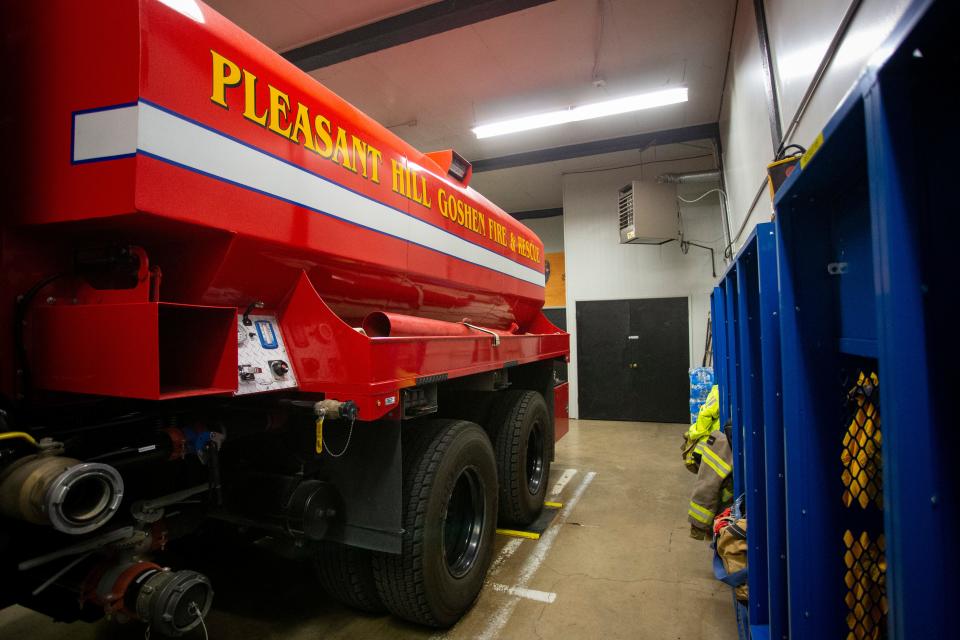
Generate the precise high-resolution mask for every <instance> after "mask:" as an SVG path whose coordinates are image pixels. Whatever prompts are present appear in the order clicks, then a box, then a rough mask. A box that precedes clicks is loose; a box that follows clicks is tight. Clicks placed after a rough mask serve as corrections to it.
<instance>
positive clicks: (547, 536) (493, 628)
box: [476, 471, 597, 640]
mask: <svg viewBox="0 0 960 640" xmlns="http://www.w3.org/2000/svg"><path fill="white" fill-rule="evenodd" d="M596 476H597V474H596V472H595V471H590V472H589V473H587V475H585V476H584V477H583V481H582V482H581V483H580V484H579V485H578V486H577V489H576V491H574V492H573V495H572V496H570V499H569V500H567V501H566V503H565V504H564V506H563V509H561V510H560V513H559V514H558V515H557V519H556V520H554V522H553V524H551V525H550V527H549V528H548V529H547V530H546V532H545V533H544V534H543V535H542V536H541V537H540V540H538V541H537V544H536V546H535V547H534V548H533V552H532V553H531V554H530V555H529V556H528V557H527V559H526V560H525V561H524V563H523V566H522V567H521V568H520V575H519V576H518V578H517V584H516V585H515V586H514V587H513V588H514V589H526V588H527V585H528V584H530V580H531V579H533V576H534V575H535V574H536V573H537V570H538V569H539V568H540V565H542V564H543V561H544V559H545V558H546V557H547V553H549V551H550V548H551V547H552V546H553V543H554V542H555V541H556V539H557V536H558V535H559V534H560V530H561V529H563V524H564V523H565V522H566V521H567V518H569V517H570V512H571V511H573V508H574V507H576V506H577V503H578V502H580V498H581V497H583V493H584V491H586V490H587V487H589V486H590V483H591V482H593V479H594V478H595V477H596ZM571 477H572V476H571ZM519 602H520V598H519V597H517V596H513V597H511V598H510V600H509V601H508V602H506V603H505V604H504V605H503V606H502V607H500V609H499V610H498V611H497V612H496V614H495V615H494V616H493V617H492V618H491V619H490V623H489V624H487V626H486V628H485V629H484V630H483V631H482V632H481V633H480V634H479V635H477V637H476V638H477V640H494V638H497V637H498V636H499V635H500V632H501V631H503V628H504V627H505V626H506V625H507V622H508V621H509V620H510V616H512V615H513V610H514V609H516V608H517V604H518V603H519Z"/></svg>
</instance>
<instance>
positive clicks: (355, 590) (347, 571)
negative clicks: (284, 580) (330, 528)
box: [315, 542, 387, 613]
mask: <svg viewBox="0 0 960 640" xmlns="http://www.w3.org/2000/svg"><path fill="white" fill-rule="evenodd" d="M373 555H374V554H373V552H372V551H368V550H366V549H358V548H356V547H348V546H346V545H342V544H337V543H335V542H321V543H319V544H318V545H317V555H316V561H315V565H316V569H317V578H318V580H319V581H320V586H322V587H323V590H324V591H326V592H327V594H328V595H330V597H332V598H333V599H334V600H337V601H339V602H342V603H343V604H345V605H347V606H348V607H353V608H354V609H359V610H360V611H366V612H367V613H386V612H387V608H386V607H385V606H384V605H383V601H382V600H380V594H379V593H378V592H377V585H376V583H375V582H374V579H373V565H372V563H371V558H372V557H373Z"/></svg>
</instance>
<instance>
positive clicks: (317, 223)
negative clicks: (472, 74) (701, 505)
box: [0, 0, 567, 415]
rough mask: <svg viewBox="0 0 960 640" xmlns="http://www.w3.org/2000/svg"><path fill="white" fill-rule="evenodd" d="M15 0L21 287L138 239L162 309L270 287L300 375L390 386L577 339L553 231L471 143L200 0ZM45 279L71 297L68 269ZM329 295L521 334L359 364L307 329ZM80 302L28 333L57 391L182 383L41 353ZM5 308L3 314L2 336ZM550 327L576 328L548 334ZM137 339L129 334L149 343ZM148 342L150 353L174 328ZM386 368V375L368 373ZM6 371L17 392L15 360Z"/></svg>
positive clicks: (229, 299) (340, 304)
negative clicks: (506, 194) (342, 86)
mask: <svg viewBox="0 0 960 640" xmlns="http://www.w3.org/2000/svg"><path fill="white" fill-rule="evenodd" d="M3 12H4V14H5V18H4V22H5V25H4V27H3V28H4V29H5V30H6V31H7V38H8V46H10V47H12V50H10V51H8V55H13V56H17V57H18V58H19V59H21V60H29V61H30V62H29V64H23V65H20V66H19V69H20V72H21V73H23V74H24V75H23V77H19V78H16V77H15V78H13V79H12V80H13V82H14V83H15V84H16V85H17V86H22V87H23V90H22V92H20V93H19V96H18V100H17V101H14V102H8V103H7V104H6V105H5V106H4V107H3V110H4V113H5V114H6V117H5V119H6V120H7V122H8V124H9V125H10V127H9V128H10V131H9V135H11V136H13V137H14V138H15V139H17V142H16V148H17V152H16V156H17V157H18V158H19V159H20V161H19V164H18V166H17V167H16V170H15V173H14V174H13V176H8V177H14V179H15V184H14V185H12V186H11V190H12V193H14V194H15V197H14V199H13V202H14V206H13V207H12V208H11V209H10V210H9V211H8V213H6V214H5V219H6V221H5V222H4V223H3V225H4V227H3V229H2V231H0V233H2V249H0V251H2V254H0V255H2V261H3V271H4V273H3V276H2V278H3V280H4V282H3V285H4V290H5V291H7V292H10V293H11V294H12V295H14V296H15V295H17V294H20V293H22V292H23V291H24V290H26V289H27V288H28V287H29V286H30V285H31V284H33V283H35V282H36V281H37V280H38V279H40V278H42V277H43V276H44V275H46V274H49V273H50V272H51V271H54V270H56V268H57V266H58V265H62V264H63V263H64V261H68V260H69V255H68V254H67V253H66V250H67V249H72V248H74V247H75V246H76V245H77V244H78V243H81V244H82V243H85V244H94V243H96V242H98V241H100V242H104V243H106V242H123V243H129V244H130V245H132V246H138V247H143V248H144V250H145V252H146V255H147V256H148V259H149V263H150V264H151V265H157V266H159V268H160V269H161V270H162V284H160V283H161V280H160V279H159V278H157V280H156V282H157V289H158V292H157V296H156V297H153V298H150V303H152V304H160V305H163V304H167V305H176V304H179V305H200V306H207V307H210V308H214V307H227V308H229V307H234V308H240V309H243V308H244V307H246V306H247V305H248V304H250V303H252V302H254V301H258V302H262V303H263V307H264V308H266V309H268V310H275V311H276V312H277V313H278V314H279V315H278V317H279V319H280V325H281V327H282V330H283V332H284V335H285V336H287V337H288V340H287V342H288V343H291V345H290V351H291V352H293V353H291V356H292V360H293V362H292V364H293V366H294V369H295V370H296V372H297V376H298V380H299V388H300V390H302V391H321V392H325V393H330V392H336V391H337V390H338V389H341V388H349V389H352V390H356V389H358V386H357V385H358V384H360V385H361V386H362V385H366V387H365V389H366V390H367V391H369V392H371V393H373V391H372V389H374V388H376V389H381V388H382V389H384V390H385V391H384V393H392V391H393V390H394V389H396V388H399V387H402V386H405V385H406V384H413V380H414V379H415V378H416V377H417V376H423V375H434V374H436V373H439V372H451V371H456V372H462V373H463V374H465V373H469V372H473V371H477V370H483V369H484V368H487V369H489V368H495V367H496V366H503V363H504V362H513V361H518V362H524V361H531V360H536V359H546V358H548V357H556V356H558V355H564V354H565V353H566V349H567V346H566V335H565V334H562V333H560V332H558V331H557V330H556V329H555V328H554V327H552V325H550V324H549V323H548V322H547V321H546V320H545V319H544V318H543V317H542V315H541V313H540V309H541V307H542V305H543V301H544V254H543V245H542V243H541V242H540V240H539V239H538V238H537V237H536V236H535V235H534V234H533V233H532V232H531V231H530V230H529V229H527V228H526V227H525V226H523V225H522V224H520V223H519V222H517V221H516V220H514V219H513V218H512V217H510V216H509V215H507V214H506V213H504V212H503V211H502V210H501V209H499V208H498V207H496V206H495V205H493V204H492V203H490V202H489V201H488V200H486V199H485V198H483V196H481V195H480V194H478V193H477V192H476V191H474V190H473V189H471V188H469V186H468V183H469V178H470V169H469V167H468V166H467V167H461V168H465V169H466V171H465V175H464V176H463V178H462V179H461V180H458V179H457V178H456V177H454V176H455V173H456V171H455V170H456V169H457V167H456V166H455V167H454V171H450V169H451V164H454V165H456V164H457V163H458V160H459V159H458V157H457V156H456V155H455V154H452V153H451V152H449V151H447V152H439V153H431V154H424V153H421V152H419V151H417V150H416V149H414V148H412V147H411V146H410V145H408V144H407V143H405V142H404V141H402V140H401V139H400V138H398V137H397V136H396V135H394V134H392V133H391V132H390V131H388V130H387V129H385V128H384V127H383V126H381V125H379V124H378V123H376V122H374V121H373V120H372V119H370V118H369V117H367V116H365V115H364V114H363V113H361V112H360V111H359V110H357V109H356V108H355V107H353V106H352V105H350V104H349V103H347V102H346V101H344V100H343V99H341V98H340V97H338V96H336V95H335V94H334V93H332V92H331V91H329V90H328V89H326V88H325V87H323V86H322V85H320V84H319V83H318V82H316V81H315V80H314V79H313V78H312V77H310V76H309V75H308V74H306V73H304V72H302V71H300V70H299V69H297V68H295V67H294V66H293V65H291V64H290V63H288V62H287V61H285V60H284V59H283V58H282V57H281V56H279V55H278V54H276V53H275V52H273V51H271V50H270V49H269V48H268V47H266V46H265V45H263V44H261V43H260V42H258V41H257V40H255V39H254V38H252V37H251V36H250V35H248V34H247V33H245V32H243V31H242V30H241V29H239V28H238V27H236V26H235V25H233V24H232V23H231V22H229V21H228V20H226V19H225V18H223V17H222V16H221V15H219V14H218V13H216V12H215V11H213V10H211V9H210V8H209V7H207V6H205V5H204V4H202V3H200V2H194V1H193V0H129V1H123V2H121V1H117V0H114V1H106V0H104V1H102V2H83V3H77V2H53V3H43V4H42V5H37V4H35V3H17V4H16V6H9V5H8V6H7V7H5V8H4V9H3ZM438 97H439V96H438ZM26 123H29V124H26ZM61 250H62V251H61ZM51 291H52V292H53V293H56V294H58V295H59V296H63V297H72V298H74V299H76V298H77V294H76V291H75V288H71V287H70V286H69V285H68V284H67V283H57V284H54V285H53V286H52V287H51ZM297 292H300V293H301V294H302V295H303V296H304V297H303V298H302V299H296V298H295V297H294V296H295V295H296V294H297ZM309 296H314V297H315V298H316V300H308V298H309ZM87 301H89V300H87V299H85V298H84V297H83V296H82V295H81V296H80V302H81V303H83V302H87ZM93 301H95V302H99V303H103V302H116V301H117V300H116V298H115V297H110V296H107V297H104V296H100V297H98V298H96V299H95V300H93ZM137 301H138V302H146V299H145V298H144V299H142V300H140V299H138V300H137ZM8 303H9V304H8ZM11 305H12V300H6V301H5V302H4V308H5V309H9V308H10V306H11ZM171 308H173V307H171ZM318 309H322V310H323V311H324V313H329V312H330V311H332V312H333V313H332V314H329V315H330V316H331V317H330V318H329V322H330V323H335V322H336V321H337V319H339V320H340V321H342V322H343V323H345V325H349V326H353V327H358V326H359V325H360V323H361V321H362V319H363V317H364V316H365V315H367V314H368V313H370V312H394V313H401V314H407V315H413V316H420V317H424V318H429V319H433V320H443V321H448V322H461V321H467V322H469V323H471V324H475V325H478V326H482V327H487V328H491V329H496V330H501V331H510V332H513V333H515V334H518V339H517V340H515V341H514V342H515V343H516V344H515V346H513V347H511V346H510V345H513V344H514V342H511V339H510V338H506V339H505V342H507V345H506V347H507V348H503V347H501V348H499V349H498V350H497V351H496V352H493V353H491V354H488V355H487V356H483V357H477V355H476V353H475V345H473V344H470V345H469V346H468V348H467V349H466V353H465V352H464V351H463V348H461V349H460V350H459V351H458V350H456V349H454V350H453V351H451V352H450V353H446V352H445V351H444V350H443V349H440V348H438V347H432V348H430V349H426V351H425V347H423V346H419V347H416V348H414V349H412V352H416V354H417V355H401V356H396V357H395V356H390V357H391V358H393V359H392V360H389V361H388V362H386V363H383V362H380V361H378V362H377V363H376V364H369V365H364V364H362V361H363V357H361V356H354V357H351V360H354V362H352V363H350V364H349V365H342V366H345V367H346V369H343V368H340V369H337V370H336V371H334V369H335V368H336V367H333V368H331V367H332V365H331V359H330V356H329V354H328V353H327V351H328V350H329V345H327V346H324V347H321V346H319V343H317V342H316V341H313V340H312V339H310V338H308V337H305V336H311V335H315V333H314V334H311V333H310V331H309V330H307V328H306V327H305V326H299V327H298V326H294V324H293V320H292V319H293V318H298V319H299V320H298V321H299V322H301V323H308V324H309V323H313V324H316V322H317V320H316V317H317V316H316V315H315V314H316V313H320V312H319V311H317V310H318ZM94 311H95V312H97V310H94ZM73 313H75V312H74V311H58V312H56V313H53V312H51V313H47V311H46V310H43V313H41V314H39V318H38V321H37V322H36V323H34V325H35V327H34V328H32V329H31V330H30V331H32V332H34V338H33V341H32V342H31V344H29V345H28V347H29V349H31V350H33V351H36V352H37V353H38V354H40V355H38V356H37V357H38V358H39V359H40V360H41V362H40V363H38V364H37V367H38V369H39V371H38V375H39V377H40V379H41V386H44V385H43V380H47V381H48V383H47V384H46V386H48V387H49V388H54V389H59V390H68V391H82V392H86V393H101V394H104V393H106V394H108V395H109V394H113V393H116V395H126V396H135V397H167V396H166V395H165V394H164V392H163V391H160V392H158V393H156V394H151V393H146V394H144V393H142V392H131V391H129V390H124V389H123V388H122V387H123V385H122V384H121V385H117V389H119V390H106V391H105V390H97V388H96V386H95V385H94V386H89V385H87V386H84V385H85V384H86V383H84V384H79V383H76V384H75V383H74V382H64V381H63V375H62V374H61V373H60V372H55V373H54V374H51V375H45V373H44V371H47V372H48V373H49V371H50V369H51V368H54V367H58V366H59V365H56V364H54V363H53V362H44V359H45V358H46V357H49V358H50V359H51V360H52V359H54V358H55V357H56V356H55V355H54V354H53V353H52V352H51V353H49V354H48V356H44V355H43V353H44V349H45V347H44V346H43V345H45V344H48V343H50V342H51V340H50V339H48V338H47V337H45V336H46V334H43V335H40V336H39V337H37V335H38V334H37V333H36V332H37V331H38V329H37V328H36V327H37V326H39V327H41V328H42V329H43V331H47V332H57V331H62V330H65V327H68V326H71V324H72V323H73V322H75V321H76V320H75V319H74V318H72V317H71V314H73ZM77 313H79V312H77ZM150 313H153V315H157V314H158V313H159V314H161V315H162V313H166V317H173V316H177V317H179V315H178V314H180V312H174V311H167V312H162V313H161V312H159V311H157V312H150ZM304 314H307V315H304ZM310 314H314V315H310ZM47 315H50V316H52V317H55V319H53V320H48V319H47V318H46V316H47ZM148 315H149V314H148ZM321 315H322V314H321ZM334 316H335V317H334ZM324 317H326V316H324ZM56 318H59V319H56ZM11 322H12V321H11V318H10V317H9V316H8V314H7V311H3V312H2V313H0V330H3V331H5V332H7V333H6V335H9V328H10V327H11ZM85 322H90V323H91V324H94V325H96V326H106V325H104V324H103V321H102V320H98V319H96V318H93V317H91V318H90V319H88V320H85ZM108 324H109V322H108ZM161 324H162V321H161ZM314 328H316V327H314ZM98 330H99V329H98ZM117 331H119V332H120V333H123V331H124V329H122V328H118V329H117ZM158 331H159V332H160V333H161V334H162V333H163V332H164V329H163V328H162V327H161V328H160V329H158ZM177 331H181V329H177ZM41 333H42V332H41ZM185 333H189V331H186V332H185ZM534 334H549V335H550V336H552V337H555V338H557V339H558V340H561V341H560V342H555V343H551V346H549V347H547V346H546V345H544V344H541V343H540V342H538V340H539V339H541V338H542V337H543V336H542V335H541V336H540V337H539V338H536V339H534ZM478 335H480V336H482V337H484V338H489V336H483V334H480V333H478ZM217 336H218V337H217V340H219V334H217ZM298 336H299V337H298ZM355 337H356V338H362V339H363V340H364V345H363V346H362V348H361V347H354V353H357V351H356V349H361V351H362V350H363V349H375V348H379V345H380V343H378V340H381V341H389V340H405V338H383V339H378V340H367V339H365V338H364V337H363V336H362V335H358V336H355ZM519 337H526V338H528V339H527V340H521V339H519ZM353 338H354V336H350V337H349V338H348V340H352V339H353ZM140 339H141V338H131V339H130V340H129V341H128V344H127V345H126V347H125V348H127V349H142V348H145V347H144V345H140V344H139V343H138V340H140ZM142 339H143V340H146V341H147V342H151V341H152V342H153V343H154V344H153V346H151V348H153V347H155V346H156V343H157V341H158V340H159V341H160V343H162V340H160V339H159V338H158V339H157V340H153V339H152V338H149V337H146V338H142ZM451 339H452V338H444V340H451ZM478 339H480V338H468V339H467V340H468V341H470V342H471V343H472V342H476V341H477V340H478ZM456 340H460V341H461V342H463V340H464V339H463V338H458V339H456ZM38 341H39V342H40V343H42V344H40V345H39V346H38V345H36V344H33V343H36V342H38ZM321 342H323V341H322V340H321ZM59 346H60V347H63V348H67V349H69V348H73V347H71V346H70V345H69V344H64V345H59ZM161 346H162V344H161ZM462 346H467V345H462ZM3 349H4V352H6V347H4V348H3ZM154 350H155V351H156V349H154ZM3 355H4V360H5V361H6V360H9V358H8V357H6V356H7V354H6V353H4V354H3ZM61 355H63V354H62V352H61ZM426 356H430V357H433V358H435V359H436V361H435V362H430V361H429V357H426ZM118 357H119V356H118ZM370 357H371V358H379V357H380V356H374V355H371V356H370ZM425 357H426V359H424V358H425ZM159 358H161V356H160V355H157V356H156V357H155V358H154V360H156V359H159ZM211 358H212V359H213V360H216V363H215V364H212V365H211V367H212V368H213V369H215V370H216V371H219V372H220V373H219V374H218V375H219V376H220V377H219V378H217V379H218V381H219V382H218V383H217V384H206V385H200V386H201V387H204V386H205V387H206V388H207V392H210V393H213V392H223V391H224V389H225V388H226V389H229V387H230V385H229V384H227V385H226V386H225V387H224V385H222V384H220V382H223V383H225V382H227V379H226V377H225V375H226V374H225V373H224V372H225V371H227V370H229V369H230V367H231V366H232V364H231V361H230V359H229V358H227V359H225V360H223V361H220V360H217V358H216V357H215V356H211ZM464 358H465V359H466V361H465V362H464ZM357 361H360V362H357ZM114 364H115V365H116V364H117V363H114ZM124 366H127V365H126V364H125V365H124ZM151 366H152V367H153V368H154V369H156V368H157V367H161V366H163V365H162V363H160V364H157V363H156V362H154V363H153V364H152V365H151ZM363 367H365V368H363ZM377 367H386V368H387V369H389V371H385V372H382V373H381V374H377V375H376V376H374V375H373V374H371V373H370V371H372V370H373V369H376V368H377ZM148 368H149V367H148ZM361 368H362V369H361ZM103 373H104V372H103V371H99V370H91V371H89V372H86V373H85V374H84V376H86V378H87V379H95V378H96V377H97V376H99V375H101V374H103ZM51 376H52V377H51ZM378 376H379V377H378ZM81 377H82V376H81ZM161 377H162V375H161ZM53 378H57V381H53ZM2 382H3V388H4V389H5V390H6V392H7V393H12V389H13V388H14V386H15V384H14V381H13V380H12V378H11V374H10V373H8V372H5V373H4V379H3V380H2ZM77 385H79V387H78V386H77ZM341 385H346V387H341ZM161 386H162V385H161ZM173 386H174V387H179V386H180V385H179V384H177V385H173ZM186 386H187V387H190V386H193V385H186ZM386 390H389V391H386ZM169 393H175V392H174V391H169ZM378 393H379V391H378ZM370 402H371V403H373V402H374V401H373V400H372V399H371V400H370ZM370 406H379V405H376V404H375V403H374V404H371V405H370ZM384 411H386V407H381V408H379V409H377V410H376V411H373V413H375V414H380V413H383V412H384ZM368 415H370V412H369V410H368Z"/></svg>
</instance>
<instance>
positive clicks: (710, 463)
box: [701, 456, 730, 480]
mask: <svg viewBox="0 0 960 640" xmlns="http://www.w3.org/2000/svg"><path fill="white" fill-rule="evenodd" d="M701 460H702V461H703V462H705V463H706V465H707V466H708V467H710V468H711V469H713V470H714V471H716V472H717V475H718V476H720V479H721V480H726V478H727V476H728V475H730V474H729V473H724V472H723V471H721V470H720V468H719V467H717V465H716V464H715V463H714V462H713V461H712V460H711V459H710V458H708V457H707V456H703V458H701Z"/></svg>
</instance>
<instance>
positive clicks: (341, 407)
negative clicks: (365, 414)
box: [313, 400, 359, 422]
mask: <svg viewBox="0 0 960 640" xmlns="http://www.w3.org/2000/svg"><path fill="white" fill-rule="evenodd" d="M313 413H314V414H315V415H316V416H317V418H329V419H332V420H336V419H337V418H343V419H345V420H350V421H351V422H353V421H354V420H356V419H357V414H358V413H359V408H358V407H357V403H356V402H354V401H353V400H347V401H345V402H340V401H339V400H321V401H320V402H318V403H316V404H314V405H313Z"/></svg>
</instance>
